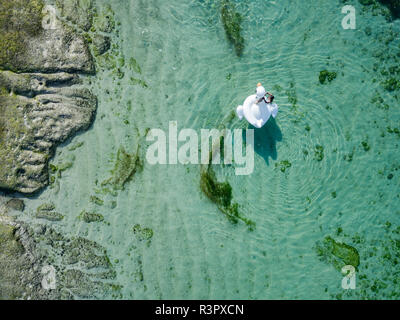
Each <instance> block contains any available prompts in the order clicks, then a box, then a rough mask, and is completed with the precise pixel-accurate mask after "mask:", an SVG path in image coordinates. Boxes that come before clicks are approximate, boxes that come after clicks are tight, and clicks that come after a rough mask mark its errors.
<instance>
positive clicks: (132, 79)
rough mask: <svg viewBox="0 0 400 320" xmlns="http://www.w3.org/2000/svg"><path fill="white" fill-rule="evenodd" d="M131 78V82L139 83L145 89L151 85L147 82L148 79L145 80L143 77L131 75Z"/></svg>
mask: <svg viewBox="0 0 400 320" xmlns="http://www.w3.org/2000/svg"><path fill="white" fill-rule="evenodd" d="M129 80H130V82H131V84H133V85H139V86H141V87H142V88H145V89H146V88H148V87H149V85H148V84H147V83H146V81H144V80H142V79H136V78H134V77H131V78H130V79H129Z"/></svg>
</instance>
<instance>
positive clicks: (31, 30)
mask: <svg viewBox="0 0 400 320" xmlns="http://www.w3.org/2000/svg"><path fill="white" fill-rule="evenodd" d="M43 7H44V4H43V1H41V0H13V1H0V43H1V46H0V67H1V68H2V69H7V70H11V71H18V69H19V65H18V61H19V59H18V57H19V56H23V55H24V53H25V51H26V50H27V46H26V39H28V38H33V37H36V36H38V35H39V34H40V33H41V32H42V30H43V28H42V19H43V12H42V11H43Z"/></svg>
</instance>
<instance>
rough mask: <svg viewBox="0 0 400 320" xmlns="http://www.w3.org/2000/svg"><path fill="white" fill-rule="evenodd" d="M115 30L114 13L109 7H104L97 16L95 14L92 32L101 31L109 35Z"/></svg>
mask: <svg viewBox="0 0 400 320" xmlns="http://www.w3.org/2000/svg"><path fill="white" fill-rule="evenodd" d="M114 29H115V17H114V11H113V10H112V8H111V6H110V5H109V4H108V5H105V6H104V7H103V8H102V9H101V10H100V12H99V13H98V14H95V17H94V22H93V27H92V29H91V31H92V32H95V31H101V32H106V33H111V32H112V31H113V30H114Z"/></svg>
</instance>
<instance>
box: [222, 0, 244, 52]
mask: <svg viewBox="0 0 400 320" xmlns="http://www.w3.org/2000/svg"><path fill="white" fill-rule="evenodd" d="M221 18H222V24H223V26H224V29H225V33H226V36H227V38H228V40H229V41H230V42H231V43H232V44H233V46H234V47H235V52H236V55H237V56H238V57H240V56H241V55H242V53H243V50H244V38H243V37H242V35H241V27H240V24H241V23H242V16H241V15H240V13H238V12H236V10H235V6H234V5H233V4H232V3H231V2H230V1H229V0H223V1H222V4H221Z"/></svg>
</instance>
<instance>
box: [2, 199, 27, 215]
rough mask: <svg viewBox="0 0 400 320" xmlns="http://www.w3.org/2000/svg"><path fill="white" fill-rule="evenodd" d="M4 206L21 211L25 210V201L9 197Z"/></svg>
mask: <svg viewBox="0 0 400 320" xmlns="http://www.w3.org/2000/svg"><path fill="white" fill-rule="evenodd" d="M6 208H7V209H10V210H14V211H20V212H22V211H24V210H25V203H24V201H23V200H21V199H10V200H8V201H7V202H6Z"/></svg>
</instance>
